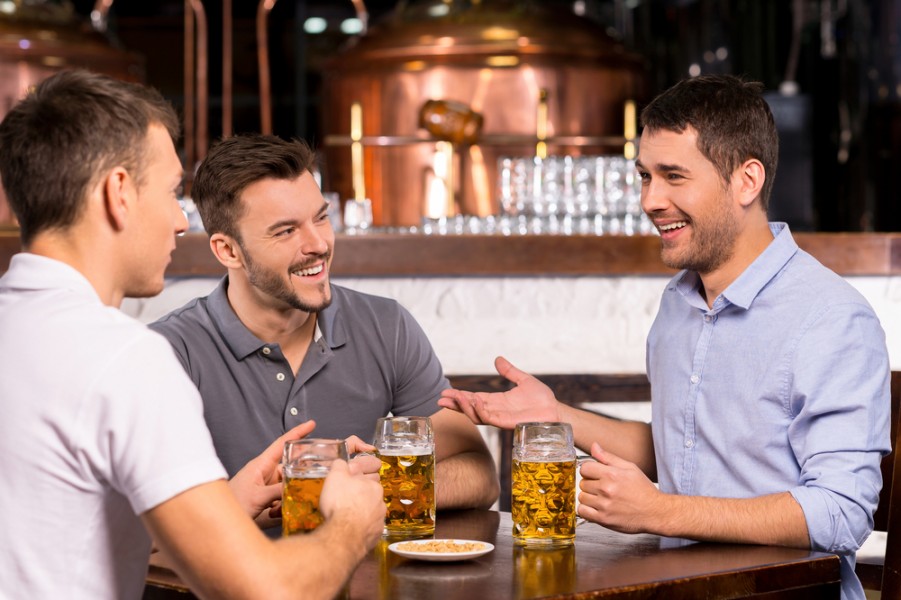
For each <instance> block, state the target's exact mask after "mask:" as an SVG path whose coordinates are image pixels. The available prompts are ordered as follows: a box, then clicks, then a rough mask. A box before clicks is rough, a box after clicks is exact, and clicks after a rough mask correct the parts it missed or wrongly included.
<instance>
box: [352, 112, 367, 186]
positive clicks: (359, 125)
mask: <svg viewBox="0 0 901 600" xmlns="http://www.w3.org/2000/svg"><path fill="white" fill-rule="evenodd" d="M362 138H363V107H362V106H360V103H359V102H354V103H353V104H351V105H350V139H351V140H353V141H352V142H351V144H350V162H351V172H352V173H353V186H354V200H356V201H358V202H362V201H363V199H364V198H366V178H365V176H364V173H363V144H362V143H361V142H360V140H361V139H362Z"/></svg>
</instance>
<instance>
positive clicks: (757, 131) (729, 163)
mask: <svg viewBox="0 0 901 600" xmlns="http://www.w3.org/2000/svg"><path fill="white" fill-rule="evenodd" d="M762 91H763V85H762V84H760V83H756V82H747V81H743V80H742V79H740V78H738V77H734V76H732V75H706V76H701V77H693V78H691V79H685V80H683V81H680V82H679V83H677V84H676V85H674V86H673V87H671V88H670V89H668V90H667V91H665V92H663V93H662V94H660V95H659V96H657V97H656V98H655V99H654V100H653V101H651V103H650V104H648V106H646V107H645V109H644V110H643V111H642V113H641V123H642V126H643V127H644V128H645V129H647V130H648V131H650V132H652V133H653V132H654V131H658V130H666V131H674V132H676V133H682V132H683V131H685V128H686V127H689V126H690V127H691V128H692V129H694V130H695V131H696V132H697V134H698V142H697V143H698V150H700V152H701V154H703V155H704V156H705V157H706V158H707V160H709V161H710V162H711V163H713V166H714V167H715V168H716V170H717V171H718V172H719V174H720V177H721V178H722V179H723V181H724V182H725V183H727V184H728V183H729V181H730V179H731V177H732V173H733V172H734V171H735V169H737V168H738V167H739V165H741V164H742V163H743V162H744V161H746V160H748V159H749V158H755V159H757V160H759V161H760V162H761V164H763V167H764V169H765V170H766V180H765V181H764V184H763V188H762V189H761V191H760V204H761V207H762V208H763V209H764V211H765V210H766V209H767V205H768V204H769V201H770V194H771V192H772V190H773V180H774V179H775V177H776V165H777V163H778V160H779V135H778V133H777V132H776V124H775V122H774V121H773V114H772V113H771V112H770V107H769V105H767V103H766V100H764V99H763V96H762V95H761V92H762Z"/></svg>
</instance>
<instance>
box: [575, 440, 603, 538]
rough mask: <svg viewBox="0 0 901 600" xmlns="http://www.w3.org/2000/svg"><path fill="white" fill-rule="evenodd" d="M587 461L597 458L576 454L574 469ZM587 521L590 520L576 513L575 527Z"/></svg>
mask: <svg viewBox="0 0 901 600" xmlns="http://www.w3.org/2000/svg"><path fill="white" fill-rule="evenodd" d="M588 461H591V462H598V461H597V459H596V458H595V457H593V456H577V457H576V469H577V470H579V469H581V468H582V463H583V462H588ZM578 497H579V495H578V494H576V502H577V503H578V501H579V500H578ZM576 510H578V506H577V507H576ZM589 522H590V521H589V520H588V519H585V518H583V517H580V516H579V514H578V513H576V527H578V526H579V525H584V524H585V523H589Z"/></svg>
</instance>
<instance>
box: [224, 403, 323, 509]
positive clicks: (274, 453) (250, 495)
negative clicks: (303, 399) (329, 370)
mask: <svg viewBox="0 0 901 600" xmlns="http://www.w3.org/2000/svg"><path fill="white" fill-rule="evenodd" d="M314 427H316V423H315V422H313V421H307V422H305V423H301V424H300V425H298V426H297V427H295V428H293V429H291V430H289V431H288V432H287V433H285V434H284V435H282V436H281V437H279V438H278V439H277V440H275V441H274V442H272V443H271V444H270V445H269V447H268V448H266V449H265V450H264V451H263V452H262V454H260V455H259V456H257V457H256V458H254V459H253V460H251V461H250V462H249V463H247V464H246V465H244V467H243V468H242V469H241V470H240V471H238V472H237V473H235V476H234V477H232V478H231V479H230V480H229V482H228V486H229V488H231V491H232V493H233V494H234V495H235V497H236V498H237V499H238V503H239V504H240V505H241V508H243V509H244V511H245V512H246V513H247V514H248V515H250V517H251V518H253V519H256V518H257V517H259V516H261V513H262V512H263V511H265V510H266V509H267V508H268V509H270V511H269V513H270V514H269V516H270V517H273V518H274V517H277V516H278V515H279V514H280V508H281V503H280V500H281V497H282V484H281V482H282V474H281V468H280V464H279V463H280V462H281V460H282V453H283V451H284V448H285V442H289V441H291V440H299V439H300V438H302V437H304V436H306V435H309V433H310V432H311V431H313V428H314ZM273 513H274V514H273ZM267 524H268V523H267Z"/></svg>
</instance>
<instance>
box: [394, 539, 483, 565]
mask: <svg viewBox="0 0 901 600" xmlns="http://www.w3.org/2000/svg"><path fill="white" fill-rule="evenodd" d="M388 549H389V550H391V551H392V552H394V553H395V554H399V555H400V556H403V557H405V558H413V559H417V560H428V561H458V560H467V559H470V558H477V557H479V556H483V555H485V554H488V553H489V552H491V551H492V550H494V544H489V543H488V542H480V541H478V540H454V539H442V540H431V539H430V540H412V541H406V542H395V543H393V544H391V545H389V546H388Z"/></svg>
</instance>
